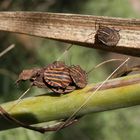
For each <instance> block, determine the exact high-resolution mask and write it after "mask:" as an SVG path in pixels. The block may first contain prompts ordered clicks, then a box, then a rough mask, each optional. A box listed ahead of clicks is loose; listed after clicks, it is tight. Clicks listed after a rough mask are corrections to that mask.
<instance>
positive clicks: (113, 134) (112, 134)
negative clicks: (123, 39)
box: [0, 0, 140, 140]
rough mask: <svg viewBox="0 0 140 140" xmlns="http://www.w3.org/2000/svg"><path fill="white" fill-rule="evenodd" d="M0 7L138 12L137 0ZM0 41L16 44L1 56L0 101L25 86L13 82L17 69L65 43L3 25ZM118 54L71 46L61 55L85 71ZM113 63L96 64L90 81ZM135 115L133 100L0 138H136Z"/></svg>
mask: <svg viewBox="0 0 140 140" xmlns="http://www.w3.org/2000/svg"><path fill="white" fill-rule="evenodd" d="M0 10H1V11H23V10H24V11H42V12H43V11H45V12H59V13H61V12H63V13H79V14H91V15H99V16H113V17H127V18H139V17H140V14H139V13H140V0H74V1H73V0H14V1H13V0H1V1H0ZM0 42H1V43H0V52H1V51H2V50H4V49H5V48H7V47H8V46H9V45H10V44H13V43H14V44H16V47H15V48H14V49H13V50H12V51H10V52H9V53H7V54H6V55H4V56H3V57H1V58H0V85H1V86H0V103H3V102H7V101H10V100H14V99H17V98H18V97H19V96H20V95H21V94H22V93H23V92H24V91H25V90H26V89H27V88H28V87H29V84H28V83H23V84H21V85H20V86H18V87H17V86H16V85H15V80H16V79H17V76H18V74H19V73H20V72H21V71H22V69H27V68H32V67H41V66H45V65H47V64H49V63H52V62H53V61H55V60H56V59H57V58H58V57H59V56H60V55H62V53H63V52H64V51H65V49H66V47H68V45H69V44H66V43H62V42H58V41H53V40H49V39H43V38H39V37H31V36H27V35H20V34H14V33H7V32H2V31H1V32H0ZM83 56H84V57H83ZM118 57H120V58H121V57H123V58H124V57H126V56H122V55H119V54H115V53H107V52H103V51H97V50H94V49H92V50H91V49H88V48H84V47H80V46H73V47H72V49H70V51H69V52H68V54H67V55H66V56H65V57H63V59H62V60H63V61H65V62H66V63H67V64H69V65H70V64H79V65H80V66H81V67H82V68H83V69H85V70H86V71H88V70H89V69H90V68H92V67H93V66H95V65H97V64H98V63H100V62H102V61H104V60H107V59H110V58H118ZM87 62H88V63H87ZM115 66H116V65H115V64H113V63H111V64H107V65H105V66H102V67H100V68H98V69H95V70H94V71H93V72H92V73H90V75H89V83H91V82H98V81H101V80H103V79H105V78H106V77H107V75H108V74H109V73H111V71H112V70H113V69H114V68H115ZM45 92H46V90H44V89H37V88H32V90H31V91H30V92H29V94H28V95H27V96H33V95H37V94H43V93H45ZM139 116H140V110H139V109H138V106H137V107H131V108H126V109H120V110H114V111H108V112H102V113H96V114H90V115H87V116H85V117H83V118H82V119H80V121H79V122H78V123H77V124H75V125H73V126H71V127H68V128H66V129H64V130H61V131H59V132H51V133H50V132H49V133H46V134H44V135H42V134H39V133H37V132H33V131H30V130H25V129H23V128H18V129H13V130H7V131H3V132H0V140H15V139H19V140H71V139H73V140H75V139H80V140H101V139H102V140H112V139H113V140H124V139H127V140H134V139H135V140H139V139H140V134H139V132H140V121H139Z"/></svg>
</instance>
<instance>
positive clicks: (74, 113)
mask: <svg viewBox="0 0 140 140" xmlns="http://www.w3.org/2000/svg"><path fill="white" fill-rule="evenodd" d="M129 59H130V58H129V57H128V58H127V59H126V60H125V61H123V63H121V64H120V65H119V66H118V67H117V68H116V69H115V70H114V71H113V72H112V73H111V74H110V75H109V76H108V77H107V78H106V79H105V80H104V81H103V82H102V83H101V84H100V85H99V86H98V87H97V88H96V89H95V90H94V92H92V93H91V95H89V97H88V98H87V99H86V100H85V101H84V102H83V104H82V105H81V106H80V107H78V108H77V109H76V111H75V112H73V113H72V114H71V116H70V117H69V118H68V119H67V120H66V121H65V123H64V124H63V125H61V126H60V127H59V128H58V129H57V131H58V130H60V129H61V128H62V127H64V126H65V125H66V124H67V123H69V122H70V121H72V120H73V119H74V118H75V117H74V116H75V115H76V114H77V113H78V112H79V111H80V110H81V109H82V108H83V107H84V106H85V105H86V103H87V102H88V101H89V100H90V99H91V97H92V96H93V95H95V94H96V93H97V91H98V90H99V89H100V88H101V87H102V86H103V85H104V84H105V83H106V82H107V81H108V80H109V79H110V78H111V77H112V75H114V73H116V72H117V71H118V70H119V69H120V68H121V67H122V66H123V65H124V64H125V63H126V62H128V60H129Z"/></svg>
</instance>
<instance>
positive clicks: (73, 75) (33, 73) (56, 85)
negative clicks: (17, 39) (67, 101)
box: [17, 61, 87, 94]
mask: <svg viewBox="0 0 140 140" xmlns="http://www.w3.org/2000/svg"><path fill="white" fill-rule="evenodd" d="M21 80H30V81H31V85H33V86H37V87H39V88H49V89H51V90H52V91H54V92H56V93H63V94H64V93H68V92H72V91H73V90H75V89H76V88H84V87H85V86H86V85H87V75H86V72H85V71H84V70H82V68H81V67H80V66H70V67H69V66H67V65H65V64H64V62H61V61H55V62H53V63H52V64H49V65H48V66H47V67H44V68H40V69H39V68H37V69H33V70H23V72H22V73H21V74H20V75H19V78H18V80H17V83H19V82H20V81H21Z"/></svg>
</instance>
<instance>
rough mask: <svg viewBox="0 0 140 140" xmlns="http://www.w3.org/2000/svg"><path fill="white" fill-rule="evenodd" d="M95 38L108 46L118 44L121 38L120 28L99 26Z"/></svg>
mask: <svg viewBox="0 0 140 140" xmlns="http://www.w3.org/2000/svg"><path fill="white" fill-rule="evenodd" d="M95 38H96V39H97V40H98V41H100V42H101V43H103V44H104V45H107V46H116V45H117V43H118V42H119V40H120V34H119V30H115V29H114V28H110V27H105V26H99V29H98V30H97V33H96V36H95Z"/></svg>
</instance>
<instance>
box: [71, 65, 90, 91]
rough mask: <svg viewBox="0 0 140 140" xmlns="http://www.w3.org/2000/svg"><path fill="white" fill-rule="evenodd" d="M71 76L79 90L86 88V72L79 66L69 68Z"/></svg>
mask: <svg viewBox="0 0 140 140" xmlns="http://www.w3.org/2000/svg"><path fill="white" fill-rule="evenodd" d="M69 70H70V76H71V78H72V80H73V82H74V84H75V85H76V86H77V87H78V88H84V87H85V86H86V85H87V74H86V72H85V71H84V70H83V69H82V68H81V67H80V66H79V65H77V66H71V67H70V68H69Z"/></svg>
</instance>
